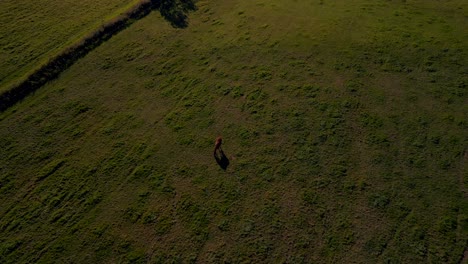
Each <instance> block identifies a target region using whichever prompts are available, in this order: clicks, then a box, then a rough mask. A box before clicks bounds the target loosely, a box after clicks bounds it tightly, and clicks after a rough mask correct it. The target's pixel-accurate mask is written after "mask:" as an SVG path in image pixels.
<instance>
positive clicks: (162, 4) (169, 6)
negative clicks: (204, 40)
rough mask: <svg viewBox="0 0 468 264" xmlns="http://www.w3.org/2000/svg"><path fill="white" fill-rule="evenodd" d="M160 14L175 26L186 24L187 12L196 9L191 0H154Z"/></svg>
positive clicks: (184, 26)
mask: <svg viewBox="0 0 468 264" xmlns="http://www.w3.org/2000/svg"><path fill="white" fill-rule="evenodd" d="M154 2H155V3H156V6H157V8H158V9H159V12H160V13H161V16H162V17H163V18H164V19H166V20H167V21H168V22H169V23H171V25H172V26H173V27H175V28H186V27H187V26H188V16H187V14H188V12H190V11H195V10H197V6H196V5H195V2H194V1H192V0H156V1H154Z"/></svg>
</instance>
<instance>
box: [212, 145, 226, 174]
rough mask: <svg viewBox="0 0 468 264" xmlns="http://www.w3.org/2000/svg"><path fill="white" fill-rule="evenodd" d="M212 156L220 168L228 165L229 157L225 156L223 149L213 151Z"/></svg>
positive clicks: (224, 168)
mask: <svg viewBox="0 0 468 264" xmlns="http://www.w3.org/2000/svg"><path fill="white" fill-rule="evenodd" d="M214 158H215V160H216V163H218V165H219V166H220V167H221V169H223V170H226V169H227V167H228V166H229V159H228V158H227V157H226V154H224V151H223V150H222V149H219V150H218V151H215V152H214Z"/></svg>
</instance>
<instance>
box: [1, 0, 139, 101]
mask: <svg viewBox="0 0 468 264" xmlns="http://www.w3.org/2000/svg"><path fill="white" fill-rule="evenodd" d="M136 2H137V1H136V0H132V1H124V0H105V1H98V2H96V1H90V0H84V1H70V0H68V1H57V0H40V1H20V2H19V1H14V0H2V1H1V2H0V10H1V11H2V12H1V13H0V25H1V27H0V92H3V91H5V90H7V89H8V88H9V87H10V86H12V85H14V84H16V83H17V82H18V81H20V80H21V79H22V78H24V77H25V76H27V75H28V74H30V73H31V72H33V71H34V70H36V69H37V68H38V67H40V66H42V65H43V64H45V63H47V61H48V60H49V59H50V58H51V57H54V56H56V55H57V54H58V53H60V52H61V51H62V50H64V49H66V48H68V47H69V46H71V45H73V44H74V43H75V42H77V41H79V40H80V39H81V38H83V37H84V36H86V35H87V34H88V33H89V32H90V31H94V30H96V29H98V28H99V27H100V26H101V25H102V24H103V23H105V22H107V21H108V20H110V19H112V18H114V17H116V16H118V15H119V14H120V13H122V12H123V11H125V10H127V9H128V8H129V7H130V6H132V5H135V3H136Z"/></svg>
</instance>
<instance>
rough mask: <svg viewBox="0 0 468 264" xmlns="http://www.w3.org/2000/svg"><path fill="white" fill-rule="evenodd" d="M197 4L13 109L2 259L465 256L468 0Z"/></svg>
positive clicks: (4, 147)
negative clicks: (216, 155)
mask: <svg viewBox="0 0 468 264" xmlns="http://www.w3.org/2000/svg"><path fill="white" fill-rule="evenodd" d="M197 6H198V10H197V11H196V12H193V13H190V14H189V25H188V27H187V28H185V29H174V28H172V27H171V26H170V24H169V23H168V22H166V21H165V20H164V19H163V18H161V16H160V15H159V14H158V13H156V12H153V13H152V14H150V15H149V16H147V17H145V18H143V19H142V20H140V21H138V22H136V23H134V24H133V25H132V26H131V27H129V28H128V29H126V30H124V31H122V32H121V33H119V34H118V35H116V36H115V37H113V38H112V39H110V40H109V41H108V42H106V43H104V44H102V45H101V46H99V47H98V48H97V49H96V50H94V51H93V52H91V53H89V54H88V55H87V56H86V57H85V58H83V59H81V60H79V61H78V62H77V63H76V64H75V65H73V66H72V67H71V68H70V69H68V70H67V71H65V72H63V74H62V75H61V76H60V78H58V79H57V80H55V81H52V82H50V83H48V84H47V85H45V86H44V87H43V88H41V89H39V90H38V91H37V92H36V93H35V94H34V95H33V96H30V97H28V98H26V99H25V100H24V101H22V102H21V103H19V104H17V105H15V106H14V107H12V108H11V109H9V110H8V111H6V112H4V113H2V114H0V124H1V126H0V138H1V139H2V140H1V141H0V144H1V145H0V160H1V162H0V203H1V204H2V206H1V207H0V230H1V231H0V232H1V236H0V245H1V248H0V252H1V254H0V262H2V263H17V262H23V263H24V262H42V263H47V262H78V263H102V262H111V263H114V262H125V263H140V262H141V263H146V262H150V263H171V262H184V263H185V262H197V261H198V262H201V263H204V262H215V263H217V262H223V261H227V262H233V263H240V262H252V263H258V262H264V263H271V262H273V263H276V262H287V263H301V262H303V263H310V262H314V263H336V262H338V263H348V262H358V263H382V262H385V263H425V262H430V263H458V262H460V261H461V258H462V256H463V252H464V251H465V249H466V247H467V241H468V232H467V231H468V229H467V228H468V203H467V202H468V201H467V195H468V190H467V189H466V188H467V187H466V182H467V178H468V176H467V175H468V174H467V173H468V171H467V167H466V162H467V154H466V153H467V150H466V146H467V143H468V142H467V141H468V139H467V137H466V135H467V132H468V129H467V121H466V120H468V114H467V113H468V104H467V94H466V92H467V91H466V83H467V81H468V80H467V73H468V69H467V67H468V61H467V60H468V59H467V58H468V56H467V48H466V47H468V36H467V35H466V32H465V31H464V28H466V25H467V24H468V23H467V10H468V9H467V8H468V6H467V5H466V4H464V3H462V2H460V1H458V2H457V1H449V2H446V3H440V2H438V1H407V2H403V1H367V0H359V1H353V2H352V3H351V2H349V1H333V2H328V1H286V0H275V1H247V0H237V1H231V2H229V3H228V2H225V3H220V2H219V3H218V2H209V1H199V2H198V3H197ZM218 135H222V136H223V138H224V145H223V149H224V151H225V152H226V154H227V155H228V157H229V159H230V161H231V165H230V166H229V167H228V169H227V171H226V172H224V171H223V170H221V169H220V168H219V167H218V166H217V164H216V163H215V161H214V159H213V157H212V148H213V144H214V139H215V138H216V136H218Z"/></svg>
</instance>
